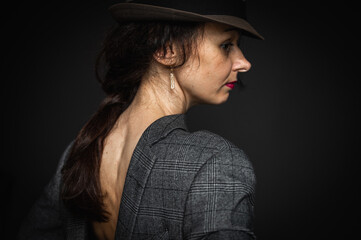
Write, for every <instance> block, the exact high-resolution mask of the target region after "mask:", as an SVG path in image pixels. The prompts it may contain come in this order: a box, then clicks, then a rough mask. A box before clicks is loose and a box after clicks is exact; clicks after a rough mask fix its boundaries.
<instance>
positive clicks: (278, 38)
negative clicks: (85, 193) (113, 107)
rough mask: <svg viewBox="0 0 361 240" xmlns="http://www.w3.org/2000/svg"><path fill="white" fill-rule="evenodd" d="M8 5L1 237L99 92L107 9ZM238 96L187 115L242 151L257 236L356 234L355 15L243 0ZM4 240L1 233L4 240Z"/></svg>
mask: <svg viewBox="0 0 361 240" xmlns="http://www.w3.org/2000/svg"><path fill="white" fill-rule="evenodd" d="M83 2H84V3H80V2H77V3H74V2H72V3H64V1H47V2H44V3H41V4H40V3H34V2H31V1H27V2H26V3H20V2H16V3H12V4H11V5H10V6H9V7H8V8H4V9H3V11H4V12H5V13H7V15H6V17H5V18H4V20H3V23H5V26H4V28H3V34H2V40H3V52H4V53H5V54H3V55H2V59H3V64H2V65H3V67H4V70H3V75H2V76H3V77H2V81H1V82H2V87H1V91H2V94H1V95H2V98H3V99H2V102H3V111H2V113H3V114H4V115H3V117H2V124H1V126H2V130H1V131H2V134H1V136H2V142H3V144H2V149H3V150H2V152H3V153H4V154H3V157H2V159H3V160H2V164H1V189H2V193H3V194H2V198H1V201H2V204H1V206H0V207H1V209H0V213H1V222H2V223H1V231H2V232H3V234H10V235H9V236H14V235H15V234H16V231H17V229H18V226H19V223H20V222H21V220H22V218H23V217H24V216H25V214H26V213H27V211H28V210H29V207H30V206H31V205H32V204H33V202H34V201H35V199H36V198H37V197H38V196H39V194H40V193H41V191H42V189H43V187H44V186H45V184H46V183H47V182H48V181H49V179H50V178H51V176H52V174H53V173H54V170H55V168H56V164H57V161H58V159H59V157H60V155H61V153H62V151H63V150H64V148H65V147H66V146H67V144H68V143H69V142H70V141H71V140H72V139H73V138H74V137H75V136H76V134H77V132H78V131H79V129H80V128H81V126H82V125H83V124H84V123H85V122H86V121H87V119H88V118H89V117H90V116H91V115H92V113H93V112H94V111H95V110H96V109H97V106H98V104H99V103H100V101H101V99H102V98H103V96H104V95H103V93H102V92H101V90H100V89H99V86H98V84H97V82H96V80H95V77H94V70H93V66H94V60H95V56H96V53H97V51H98V50H99V49H100V43H101V40H102V38H103V35H104V33H105V32H106V30H107V29H108V28H109V26H111V25H112V24H113V20H112V19H111V18H110V16H109V14H108V12H107V7H108V6H109V5H110V3H111V2H114V1H83ZM248 2H249V7H248V13H249V14H248V15H249V21H250V22H251V23H252V24H253V25H254V27H255V28H256V29H257V30H259V32H260V33H261V34H263V36H264V37H265V39H266V40H265V41H258V40H253V39H246V40H245V42H244V52H245V54H246V57H247V58H248V59H249V60H250V61H251V62H252V64H253V67H252V70H251V71H250V72H249V73H247V74H245V75H244V78H243V80H244V83H245V85H246V88H245V89H244V90H243V91H238V90H237V89H235V90H234V91H233V92H232V94H231V97H230V99H229V101H228V102H227V103H225V104H223V105H220V106H198V107H194V108H193V109H191V110H190V111H189V112H188V114H187V117H188V118H187V121H188V125H189V128H190V129H191V130H197V129H208V130H211V131H213V132H216V133H218V134H220V135H222V136H224V137H226V138H228V139H229V140H231V141H232V142H234V143H235V144H236V145H238V146H239V147H240V148H242V149H244V150H245V151H246V153H247V154H248V155H249V156H250V158H251V160H252V162H253V164H254V167H255V170H256V174H257V199H256V233H257V235H258V237H259V239H327V238H329V237H338V238H339V239H350V238H351V234H352V233H354V232H355V231H356V229H357V228H356V226H359V222H358V221H359V220H358V214H359V207H358V206H357V205H358V202H357V199H356V194H357V191H358V190H359V189H360V184H359V177H358V175H359V174H358V161H360V154H359V146H360V125H359V122H360V97H359V92H360V87H359V84H358V82H359V81H360V74H359V69H360V49H359V44H360V43H359V40H358V39H359V33H358V32H359V30H360V26H359V24H358V23H357V22H360V13H359V12H358V11H356V9H358V8H356V5H348V4H349V3H346V2H341V1H338V2H336V1H333V3H331V2H329V1H327V2H323V3H322V2H317V1H283V3H280V2H277V3H275V2H273V1H265V0H262V1H257V0H253V1H248ZM9 239H11V237H10V238H9Z"/></svg>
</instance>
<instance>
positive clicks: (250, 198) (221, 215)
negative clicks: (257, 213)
mask: <svg viewBox="0 0 361 240" xmlns="http://www.w3.org/2000/svg"><path fill="white" fill-rule="evenodd" d="M255 184H256V180H255V175H254V171H253V167H252V165H251V163H250V162H249V160H248V158H247V156H246V154H245V153H244V152H243V151H242V150H240V149H239V148H237V147H236V146H234V145H230V146H229V147H226V148H224V149H223V150H222V151H220V152H218V153H216V154H214V155H213V156H212V157H211V158H210V159H208V160H207V161H206V162H205V164H204V165H203V166H202V168H201V169H200V171H199V172H198V173H197V175H196V177H195V178H194V180H193V183H192V185H191V188H190V190H189V192H188V196H187V201H186V209H185V215H184V223H183V233H184V236H185V238H186V239H225V240H229V239H241V240H242V239H247V240H248V239H255V234H254V232H253V215H254V189H255Z"/></svg>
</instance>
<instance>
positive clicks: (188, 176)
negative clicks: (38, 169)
mask: <svg viewBox="0 0 361 240" xmlns="http://www.w3.org/2000/svg"><path fill="white" fill-rule="evenodd" d="M144 2H146V3H147V4H140V3H141V1H132V2H131V3H119V4H116V5H114V6H112V7H111V8H110V11H111V13H112V15H113V16H114V18H115V19H116V20H117V22H118V24H117V27H116V28H115V29H114V30H113V31H112V32H110V33H109V35H108V36H107V38H106V39H105V42H104V48H103V50H102V52H101V53H100V55H99V58H98V61H97V66H98V77H99V79H100V82H101V84H102V88H103V90H104V91H105V93H106V94H107V97H106V99H105V100H104V101H103V103H102V104H101V106H100V108H99V110H98V111H97V112H96V113H95V115H94V116H93V117H92V118H91V119H90V120H89V121H88V123H87V124H86V125H85V126H84V127H83V128H82V129H81V131H80V132H79V134H78V136H77V138H76V139H75V140H74V142H73V143H72V144H71V145H70V146H69V147H68V149H67V150H66V151H65V153H64V155H63V157H62V158H61V161H60V163H59V167H58V170H57V173H56V175H55V176H54V178H53V179H52V181H51V182H50V183H49V185H48V186H47V189H45V192H44V195H43V196H42V197H41V198H40V199H39V200H38V202H37V203H36V204H35V206H34V207H33V209H32V210H31V212H30V214H29V217H28V219H27V221H26V222H25V223H24V224H23V227H22V229H21V232H20V235H19V236H20V238H21V239H22V238H26V239H27V238H31V237H33V238H34V239H64V238H69V239H92V238H96V239H253V238H254V233H253V226H252V215H253V195H254V184H255V179H254V173H253V169H252V166H251V164H250V162H249V161H248V159H247V157H246V155H245V154H244V153H243V151H242V150H240V149H238V148H237V147H236V146H235V145H233V144H232V143H230V142H229V141H227V140H226V139H224V138H222V137H221V136H218V135H216V134H213V133H210V132H207V131H198V132H194V133H190V132H188V131H187V128H186V125H185V121H184V113H185V112H186V111H187V110H188V109H189V108H190V107H192V106H194V105H196V104H221V103H223V102H225V101H227V99H228V96H229V94H230V91H231V90H232V89H233V87H234V85H235V83H236V81H237V74H238V73H239V72H247V71H248V70H249V69H250V67H251V64H250V63H249V62H248V61H247V60H246V58H245V57H244V56H243V54H242V51H241V50H240V49H239V48H238V41H239V39H240V35H241V34H246V35H250V36H253V37H256V38H261V39H262V37H261V36H260V35H259V34H258V33H257V32H256V31H255V30H254V29H253V28H252V27H251V26H250V25H249V24H248V23H247V22H246V21H245V20H243V19H242V18H240V17H239V16H238V15H239V13H240V12H241V13H242V11H243V10H244V7H245V6H244V2H243V1H227V0H226V1H225V0H223V1H222V4H226V5H227V6H228V8H229V9H228V10H230V12H227V10H222V11H225V13H223V12H222V11H221V10H219V6H220V5H219V4H220V3H219V2H218V4H217V1H209V2H206V1H204V2H203V3H202V2H201V1H198V2H196V3H194V2H193V3H192V2H190V1H188V2H187V1H144ZM187 7H188V8H187ZM180 9H181V10H180ZM215 13H217V15H215ZM103 65H105V68H102V67H101V66H103ZM102 75H104V77H101V76H102Z"/></svg>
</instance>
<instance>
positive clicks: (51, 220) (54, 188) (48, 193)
mask: <svg viewBox="0 0 361 240" xmlns="http://www.w3.org/2000/svg"><path fill="white" fill-rule="evenodd" d="M71 145H72V144H70V145H69V146H68V147H67V149H66V150H65V152H64V153H63V155H62V157H61V158H60V161H59V163H58V167H57V170H56V173H55V175H54V176H53V178H52V179H51V180H50V182H49V183H48V185H47V186H46V187H45V189H44V191H43V193H42V195H41V196H40V198H39V199H38V200H37V201H36V202H35V204H34V205H33V206H32V208H31V209H30V211H29V213H28V215H27V217H26V218H25V219H24V221H23V223H22V225H21V227H20V230H19V233H18V236H17V237H18V239H19V240H23V239H37V240H41V239H54V240H56V239H65V235H64V232H63V221H62V217H61V214H60V201H59V200H60V196H59V191H60V181H61V168H62V167H63V165H64V162H65V160H66V159H67V156H68V153H69V151H70V148H71Z"/></svg>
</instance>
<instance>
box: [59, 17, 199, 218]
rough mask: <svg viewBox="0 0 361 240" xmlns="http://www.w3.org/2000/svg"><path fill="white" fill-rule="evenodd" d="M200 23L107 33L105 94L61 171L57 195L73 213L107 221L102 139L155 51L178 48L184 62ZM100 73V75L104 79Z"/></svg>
mask: <svg viewBox="0 0 361 240" xmlns="http://www.w3.org/2000/svg"><path fill="white" fill-rule="evenodd" d="M202 26H203V24H201V23H185V22H181V23H179V22H141V23H122V24H118V25H117V26H116V27H115V28H114V29H113V30H112V31H110V32H109V34H108V35H107V37H106V38H105V41H104V43H103V48H102V50H101V52H100V54H99V56H98V58H97V61H96V75H97V78H98V81H99V82H100V84H101V86H102V89H103V90H104V92H105V93H106V98H105V99H104V100H103V102H102V103H101V104H100V107H99V109H98V111H97V112H96V113H95V114H94V115H93V116H92V118H91V119H90V120H89V121H88V122H87V123H86V124H85V125H84V127H83V128H82V129H81V130H80V132H79V133H78V135H77V137H76V139H75V141H74V143H73V146H72V149H71V151H70V154H69V157H68V159H67V161H66V163H65V164H64V167H63V169H62V189H61V197H62V199H63V201H64V204H65V206H66V207H67V208H69V209H70V210H71V211H72V212H74V213H76V214H82V215H85V216H86V217H88V218H89V220H93V221H101V222H104V221H107V220H108V216H109V215H108V212H107V211H106V210H105V207H104V203H103V199H104V195H103V194H102V189H101V185H100V178H99V177H100V171H99V170H100V164H101V158H102V152H103V144H104V140H105V138H106V137H107V135H108V134H109V132H110V131H111V129H112V128H113V125H114V124H115V122H116V120H117V119H118V117H119V115H120V114H121V113H122V112H123V111H124V110H125V109H126V108H127V107H128V106H129V105H130V103H131V102H132V100H133V98H134V96H135V94H136V93H137V90H138V88H139V85H140V83H141V80H142V77H143V76H144V75H145V74H146V72H147V71H148V69H149V67H150V65H151V63H152V61H153V54H154V53H155V52H156V51H161V52H163V53H165V51H166V48H167V46H168V47H169V46H172V45H175V46H177V47H178V48H179V49H180V50H181V55H182V61H181V64H180V65H182V64H184V63H185V62H186V60H187V59H188V57H189V55H190V54H191V53H192V51H193V50H194V47H195V46H196V45H195V43H196V40H197V39H198V36H199V33H200V30H201V29H202ZM102 76H104V77H102Z"/></svg>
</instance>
